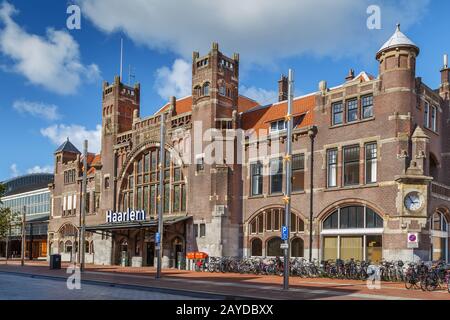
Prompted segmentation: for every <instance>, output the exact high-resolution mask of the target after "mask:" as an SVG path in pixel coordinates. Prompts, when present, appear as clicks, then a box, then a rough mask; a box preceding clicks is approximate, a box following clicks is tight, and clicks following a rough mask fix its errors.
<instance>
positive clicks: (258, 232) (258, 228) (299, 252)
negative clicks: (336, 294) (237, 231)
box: [247, 207, 305, 257]
mask: <svg viewBox="0 0 450 320" xmlns="http://www.w3.org/2000/svg"><path fill="white" fill-rule="evenodd" d="M283 225H285V216H284V208H281V207H272V208H267V209H264V210H261V211H260V212H258V213H257V214H256V215H254V216H253V218H251V219H250V220H249V222H248V223H247V230H248V242H247V248H248V254H247V255H250V256H256V257H257V256H268V257H276V256H283V255H284V253H283V250H282V249H281V247H280V245H281V238H280V234H281V227H282V226H283ZM304 232H305V224H304V222H303V218H302V217H301V216H300V215H299V214H298V213H296V212H291V241H292V242H291V243H292V244H293V245H295V246H296V248H295V250H294V249H291V252H292V253H295V256H296V257H303V256H304V249H303V236H304ZM297 239H298V240H297ZM294 241H295V242H294Z"/></svg>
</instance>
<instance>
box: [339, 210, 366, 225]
mask: <svg viewBox="0 0 450 320" xmlns="http://www.w3.org/2000/svg"><path fill="white" fill-rule="evenodd" d="M339 226H340V229H363V228H364V207H346V208H342V209H341V215H340V221H339Z"/></svg>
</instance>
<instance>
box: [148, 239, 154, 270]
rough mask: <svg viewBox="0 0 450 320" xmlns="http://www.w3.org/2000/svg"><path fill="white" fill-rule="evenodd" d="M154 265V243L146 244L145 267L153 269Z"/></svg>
mask: <svg viewBox="0 0 450 320" xmlns="http://www.w3.org/2000/svg"><path fill="white" fill-rule="evenodd" d="M154 264H155V243H154V242H147V266H149V267H153V266H154Z"/></svg>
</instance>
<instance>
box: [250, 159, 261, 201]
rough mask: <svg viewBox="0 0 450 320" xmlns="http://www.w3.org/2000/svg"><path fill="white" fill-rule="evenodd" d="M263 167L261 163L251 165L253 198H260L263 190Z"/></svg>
mask: <svg viewBox="0 0 450 320" xmlns="http://www.w3.org/2000/svg"><path fill="white" fill-rule="evenodd" d="M262 170H263V165H262V163H261V162H260V161H258V162H256V163H253V164H251V165H250V171H251V189H252V193H251V194H252V196H259V195H261V194H262V189H263V175H262Z"/></svg>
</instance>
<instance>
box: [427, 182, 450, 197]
mask: <svg viewBox="0 0 450 320" xmlns="http://www.w3.org/2000/svg"><path fill="white" fill-rule="evenodd" d="M431 194H432V195H433V196H435V197H436V198H441V199H445V200H449V201H450V186H446V185H443V184H440V183H437V182H432V183H431Z"/></svg>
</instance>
